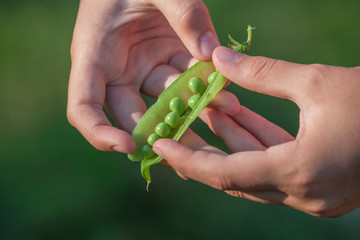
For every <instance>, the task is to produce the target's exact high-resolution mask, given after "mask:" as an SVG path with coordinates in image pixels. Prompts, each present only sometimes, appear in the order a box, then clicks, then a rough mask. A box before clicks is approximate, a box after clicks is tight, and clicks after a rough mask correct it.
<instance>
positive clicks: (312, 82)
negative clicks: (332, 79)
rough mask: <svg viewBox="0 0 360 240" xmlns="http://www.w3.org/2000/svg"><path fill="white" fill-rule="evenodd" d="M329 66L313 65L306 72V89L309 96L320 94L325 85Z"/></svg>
mask: <svg viewBox="0 0 360 240" xmlns="http://www.w3.org/2000/svg"><path fill="white" fill-rule="evenodd" d="M327 68H328V67H327V66H325V65H322V64H311V65H309V66H308V67H307V71H305V72H304V78H303V79H304V80H305V83H306V84H305V88H306V90H307V93H308V94H313V93H318V92H319V91H320V90H321V89H322V86H323V85H324V80H325V79H326V76H325V73H326V72H327Z"/></svg>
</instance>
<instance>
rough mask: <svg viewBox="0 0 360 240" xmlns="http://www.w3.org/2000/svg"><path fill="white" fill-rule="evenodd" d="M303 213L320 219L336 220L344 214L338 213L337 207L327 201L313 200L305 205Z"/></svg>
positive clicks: (332, 202)
mask: <svg viewBox="0 0 360 240" xmlns="http://www.w3.org/2000/svg"><path fill="white" fill-rule="evenodd" d="M306 205H307V206H306V210H305V212H307V213H309V214H311V215H313V216H316V217H322V218H337V217H340V216H342V215H343V214H344V213H341V212H339V211H338V208H339V206H338V205H336V204H335V202H334V201H331V200H328V199H315V200H312V201H311V202H310V203H307V204H306Z"/></svg>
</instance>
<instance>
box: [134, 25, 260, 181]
mask: <svg viewBox="0 0 360 240" xmlns="http://www.w3.org/2000/svg"><path fill="white" fill-rule="evenodd" d="M252 29H253V28H252V27H250V26H249V27H248V29H247V31H248V39H247V41H246V42H243V43H239V42H237V41H235V40H234V39H233V38H231V37H230V36H229V40H230V42H231V44H230V45H229V47H231V48H232V49H233V50H234V51H238V52H247V51H248V50H249V48H250V44H251V36H252ZM226 81H227V79H226V78H225V77H224V76H223V75H222V74H220V73H219V72H218V71H216V69H215V67H214V65H213V63H212V62H198V63H196V64H195V65H194V66H192V67H191V68H189V69H188V70H187V71H185V72H184V73H183V74H181V76H180V77H179V78H177V79H176V80H175V81H174V82H173V83H172V84H171V85H170V86H169V87H168V88H166V89H165V90H164V91H163V92H162V93H161V94H160V95H159V97H158V99H157V101H156V102H155V103H154V104H153V105H152V106H151V107H150V108H149V109H148V111H146V113H145V114H144V115H143V117H142V118H141V120H140V121H139V123H138V124H137V126H136V127H135V129H134V130H133V132H132V137H133V139H134V140H135V142H136V151H135V152H134V153H130V154H128V158H129V159H130V160H132V161H141V174H142V176H143V177H144V178H145V179H146V180H147V182H148V183H150V182H151V177H150V166H152V165H154V164H156V163H159V162H160V161H162V160H163V159H162V158H161V157H160V156H157V155H156V154H155V153H154V151H153V150H152V146H153V144H154V142H155V141H156V140H158V139H160V138H172V139H173V140H175V141H178V140H179V139H180V137H181V136H182V135H183V134H184V133H185V131H186V129H187V128H188V127H189V126H190V125H191V123H192V122H193V121H194V120H195V119H196V118H197V116H198V115H199V114H200V113H201V112H202V111H203V110H204V109H205V107H206V106H207V105H208V104H209V103H210V102H211V100H213V99H214V97H215V95H216V94H217V93H218V92H219V91H220V90H221V89H222V88H223V87H224V85H225V83H226Z"/></svg>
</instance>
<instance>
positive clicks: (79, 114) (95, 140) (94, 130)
mask: <svg viewBox="0 0 360 240" xmlns="http://www.w3.org/2000/svg"><path fill="white" fill-rule="evenodd" d="M68 119H69V122H70V124H71V125H73V126H74V127H75V128H77V129H78V131H79V132H80V133H81V134H82V135H83V136H84V137H85V138H86V140H88V141H89V143H90V144H91V145H93V146H94V147H95V148H97V149H99V150H101V151H111V152H122V153H130V152H133V151H135V147H136V145H135V142H134V140H133V139H132V138H131V136H130V135H129V134H128V133H127V132H125V131H122V130H120V129H117V128H115V127H113V126H112V125H111V123H110V122H109V121H108V119H107V118H106V116H105V114H104V112H103V110H102V106H101V105H92V104H79V105H72V104H70V105H68Z"/></svg>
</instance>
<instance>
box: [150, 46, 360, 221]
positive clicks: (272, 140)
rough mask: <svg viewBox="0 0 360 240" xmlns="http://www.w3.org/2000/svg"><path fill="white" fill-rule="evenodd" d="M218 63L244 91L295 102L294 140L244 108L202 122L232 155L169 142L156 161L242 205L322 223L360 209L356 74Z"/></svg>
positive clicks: (222, 55)
mask: <svg viewBox="0 0 360 240" xmlns="http://www.w3.org/2000/svg"><path fill="white" fill-rule="evenodd" d="M213 61H214V64H215V66H216V67H217V69H218V70H219V71H220V72H221V73H222V74H224V75H225V76H226V77H227V78H229V79H230V80H232V81H233V82H235V83H236V84H239V85H241V86H242V87H245V88H247V89H250V90H252V91H256V92H259V93H263V94H268V95H272V96H276V97H280V98H285V99H289V100H291V101H294V102H295V103H296V104H297V105H298V106H299V108H300V110H301V112H300V126H299V132H298V134H297V137H296V139H293V138H292V137H291V136H290V135H289V134H287V133H286V132H285V131H284V130H282V129H280V128H279V127H277V126H275V125H273V124H272V123H270V122H268V121H266V120H265V119H264V118H262V117H261V116H259V115H257V114H255V113H253V112H251V111H250V110H248V109H246V108H244V107H242V108H241V110H240V111H239V112H238V113H237V114H225V113H222V112H218V111H215V110H206V111H205V112H204V113H203V117H202V118H203V119H204V120H205V122H206V123H207V124H208V125H209V126H210V128H211V129H212V130H213V131H214V132H215V133H216V134H218V135H219V137H220V138H222V139H223V140H224V141H225V143H226V144H227V145H228V146H229V148H230V149H231V150H232V151H233V152H234V153H233V154H230V155H227V154H225V153H223V152H221V151H220V150H218V149H216V148H214V147H211V146H208V145H207V144H206V143H205V142H202V145H201V146H198V147H195V148H193V149H191V148H189V147H187V146H184V145H181V144H179V143H177V142H174V141H172V140H169V139H161V140H158V141H157V142H156V143H155V144H154V148H153V149H154V151H155V152H156V153H158V154H159V155H161V156H163V157H164V158H165V159H166V160H167V161H168V163H169V164H170V165H171V166H172V167H173V168H174V169H175V170H176V171H177V172H179V173H180V174H182V175H184V176H187V177H189V178H192V179H194V180H197V181H200V182H202V183H205V184H207V185H209V186H212V187H214V188H217V189H219V190H224V191H226V192H227V193H229V194H231V195H234V196H237V197H243V198H247V199H250V200H254V201H259V202H263V203H270V204H279V205H286V206H289V207H292V208H295V209H298V210H301V211H304V212H306V213H309V214H312V215H315V216H322V217H338V216H341V215H344V214H346V213H348V212H350V211H351V210H353V209H355V208H357V207H359V206H360V147H359V146H360V94H359V89H360V68H359V67H355V68H342V67H333V66H326V65H319V64H314V65H301V64H295V63H290V62H285V61H280V60H275V59H269V58H264V57H250V56H246V55H242V54H238V53H235V52H233V51H232V50H230V49H227V48H224V47H219V48H217V49H216V50H215V51H214V54H213Z"/></svg>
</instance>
